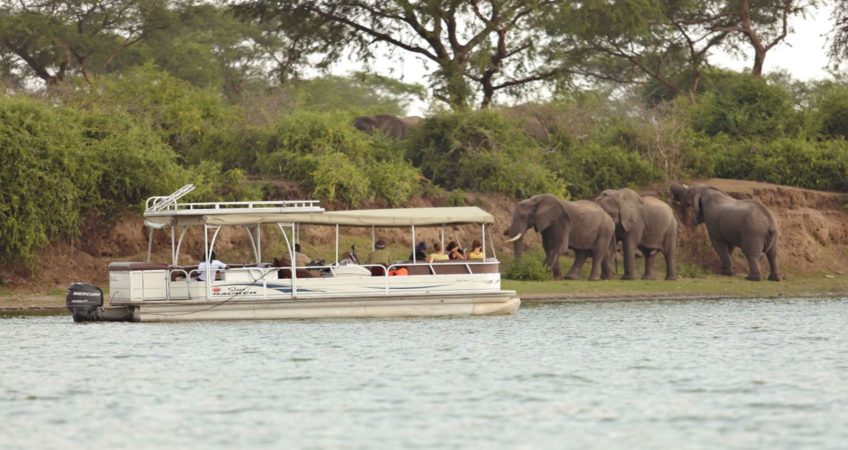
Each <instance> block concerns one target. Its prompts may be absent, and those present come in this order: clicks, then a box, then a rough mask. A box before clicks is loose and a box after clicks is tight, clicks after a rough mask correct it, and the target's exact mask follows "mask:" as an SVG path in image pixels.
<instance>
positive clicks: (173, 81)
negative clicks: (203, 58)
mask: <svg viewBox="0 0 848 450" xmlns="http://www.w3.org/2000/svg"><path fill="white" fill-rule="evenodd" d="M71 101H74V102H76V104H78V105H81V106H84V105H89V106H90V105H91V104H93V105H94V106H95V107H98V108H101V109H106V110H118V111H124V112H126V113H128V114H130V115H131V116H132V117H134V118H136V120H137V121H139V122H141V123H145V124H147V125H148V126H150V127H151V128H152V129H153V130H155V131H156V132H157V133H158V134H159V135H160V136H161V137H162V139H163V141H165V142H166V143H168V144H169V145H170V146H171V147H172V148H173V149H174V150H175V151H177V152H178V153H179V154H181V155H184V156H185V157H187V158H188V159H189V160H193V161H195V162H197V161H198V160H199V158H200V155H198V154H196V153H193V152H197V151H199V150H201V149H202V148H204V145H206V144H207V142H206V140H207V138H208V137H209V135H210V134H211V133H213V132H214V130H216V129H219V128H225V127H227V126H230V127H232V126H233V123H235V122H238V121H239V120H238V119H239V117H240V116H239V115H238V114H237V111H236V109H235V108H234V107H231V106H228V105H227V103H226V101H225V99H224V97H223V96H222V95H221V94H220V93H219V92H217V91H214V90H207V89H200V88H197V87H195V86H192V85H191V84H190V83H188V82H186V81H183V80H180V79H178V78H175V77H173V76H171V75H169V74H168V73H166V72H163V71H161V70H159V69H157V68H156V67H155V66H153V65H152V64H146V65H144V66H141V67H138V68H134V69H132V70H129V71H127V72H126V73H123V74H120V75H115V76H111V77H106V78H104V79H103V80H102V82H101V83H100V84H99V86H98V89H97V90H96V91H85V90H80V91H79V92H78V93H77V94H76V98H74V99H72V100H71Z"/></svg>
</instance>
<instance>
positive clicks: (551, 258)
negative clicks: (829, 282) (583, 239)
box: [545, 252, 562, 280]
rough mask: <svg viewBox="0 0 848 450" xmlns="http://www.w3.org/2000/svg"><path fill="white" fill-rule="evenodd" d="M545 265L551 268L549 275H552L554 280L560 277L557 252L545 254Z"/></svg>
mask: <svg viewBox="0 0 848 450" xmlns="http://www.w3.org/2000/svg"><path fill="white" fill-rule="evenodd" d="M545 265H546V266H548V268H550V269H551V275H553V277H554V279H555V280H559V279H560V278H562V271H561V270H560V268H559V253H557V252H549V253H547V254H546V255H545Z"/></svg>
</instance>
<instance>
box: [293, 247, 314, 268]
mask: <svg viewBox="0 0 848 450" xmlns="http://www.w3.org/2000/svg"><path fill="white" fill-rule="evenodd" d="M311 262H312V258H310V257H309V256H306V254H305V253H303V252H301V251H300V244H294V265H295V266H297V267H306V266H308V265H309V263H311Z"/></svg>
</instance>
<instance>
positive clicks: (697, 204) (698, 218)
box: [692, 192, 704, 223]
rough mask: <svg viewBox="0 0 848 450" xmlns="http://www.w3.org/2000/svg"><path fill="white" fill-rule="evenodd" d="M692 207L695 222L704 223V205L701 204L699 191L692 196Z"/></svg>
mask: <svg viewBox="0 0 848 450" xmlns="http://www.w3.org/2000/svg"><path fill="white" fill-rule="evenodd" d="M692 208H694V209H695V223H704V205H702V204H701V193H700V192H696V193H695V195H693V196H692Z"/></svg>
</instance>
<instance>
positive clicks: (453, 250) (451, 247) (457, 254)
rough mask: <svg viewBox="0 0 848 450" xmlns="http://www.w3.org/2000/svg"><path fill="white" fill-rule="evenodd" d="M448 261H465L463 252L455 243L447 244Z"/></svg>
mask: <svg viewBox="0 0 848 450" xmlns="http://www.w3.org/2000/svg"><path fill="white" fill-rule="evenodd" d="M447 251H448V259H467V258H466V257H465V252H464V251H463V250H462V248H460V246H459V244H457V243H456V241H450V242H448V247H447Z"/></svg>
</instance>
